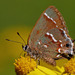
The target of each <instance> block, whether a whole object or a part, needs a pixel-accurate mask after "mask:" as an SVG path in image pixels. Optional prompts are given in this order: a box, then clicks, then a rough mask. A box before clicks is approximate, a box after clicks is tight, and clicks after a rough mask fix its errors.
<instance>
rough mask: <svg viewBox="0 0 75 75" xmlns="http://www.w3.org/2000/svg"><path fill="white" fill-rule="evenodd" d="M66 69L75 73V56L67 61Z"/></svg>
mask: <svg viewBox="0 0 75 75" xmlns="http://www.w3.org/2000/svg"><path fill="white" fill-rule="evenodd" d="M65 71H66V72H68V73H71V74H75V58H72V59H71V60H69V61H68V62H67V63H66V65H65Z"/></svg>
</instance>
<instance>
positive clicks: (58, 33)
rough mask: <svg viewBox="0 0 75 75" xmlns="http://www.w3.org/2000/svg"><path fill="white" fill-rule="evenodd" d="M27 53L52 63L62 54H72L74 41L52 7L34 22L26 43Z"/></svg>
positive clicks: (58, 14) (61, 18)
mask: <svg viewBox="0 0 75 75" xmlns="http://www.w3.org/2000/svg"><path fill="white" fill-rule="evenodd" d="M27 46H28V47H27V49H26V51H27V53H28V54H29V55H30V56H32V57H34V58H37V57H39V58H41V59H43V60H45V61H46V62H48V63H51V64H52V65H55V64H56V63H55V59H58V58H62V57H63V56H62V55H63V54H64V55H69V54H71V55H73V54H74V53H73V47H74V43H73V42H72V39H71V38H70V36H69V35H68V30H67V28H66V25H65V21H64V19H63V17H62V16H61V14H60V12H59V11H58V10H57V9H56V8H55V7H54V6H50V7H48V8H47V9H46V10H45V11H44V12H43V13H42V14H41V16H40V18H39V19H38V21H37V22H36V24H35V26H34V28H33V30H32V32H31V34H30V36H29V38H28V44H27Z"/></svg>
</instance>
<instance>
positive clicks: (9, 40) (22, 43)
mask: <svg viewBox="0 0 75 75" xmlns="http://www.w3.org/2000/svg"><path fill="white" fill-rule="evenodd" d="M5 40H7V41H11V42H16V43H20V44H22V45H23V43H21V42H17V41H13V40H9V39H5Z"/></svg>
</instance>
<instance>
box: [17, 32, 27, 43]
mask: <svg viewBox="0 0 75 75" xmlns="http://www.w3.org/2000/svg"><path fill="white" fill-rule="evenodd" d="M17 34H18V35H19V36H20V38H21V39H22V40H23V42H24V43H25V44H26V42H25V41H24V39H23V38H22V37H21V35H20V34H19V32H17Z"/></svg>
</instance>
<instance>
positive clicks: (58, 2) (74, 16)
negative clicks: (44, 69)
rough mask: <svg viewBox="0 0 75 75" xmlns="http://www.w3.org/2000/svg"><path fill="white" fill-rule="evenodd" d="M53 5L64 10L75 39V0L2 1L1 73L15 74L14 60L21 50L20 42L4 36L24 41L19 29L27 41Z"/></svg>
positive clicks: (4, 74) (0, 9)
mask: <svg viewBox="0 0 75 75" xmlns="http://www.w3.org/2000/svg"><path fill="white" fill-rule="evenodd" d="M51 5H53V6H55V7H56V8H58V10H59V11H60V12H61V13H62V15H63V17H64V19H65V21H66V25H67V27H68V30H69V34H70V36H71V37H72V39H75V0H0V75H15V71H14V65H13V63H14V62H15V61H14V60H15V59H17V58H18V57H19V55H20V53H21V51H22V47H21V45H20V44H17V43H13V42H8V41H6V40H5V39H6V38H8V39H11V40H16V41H20V42H23V41H22V40H21V39H20V37H19V36H18V35H17V34H16V32H17V31H18V32H19V33H20V34H21V36H22V37H23V38H24V39H25V41H26V42H27V38H28V35H29V33H30V32H31V30H32V28H33V27H34V25H35V23H36V21H37V20H38V18H39V17H40V15H41V13H42V12H43V11H44V10H45V9H46V8H48V6H51Z"/></svg>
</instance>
